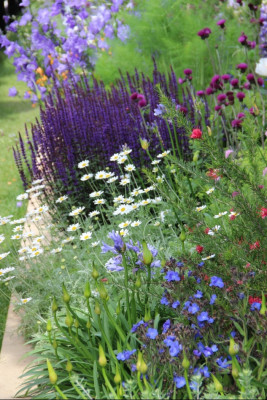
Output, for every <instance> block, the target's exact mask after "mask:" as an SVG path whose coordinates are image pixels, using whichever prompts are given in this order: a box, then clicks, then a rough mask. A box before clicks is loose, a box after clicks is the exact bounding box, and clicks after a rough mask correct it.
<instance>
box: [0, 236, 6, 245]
mask: <svg viewBox="0 0 267 400" xmlns="http://www.w3.org/2000/svg"><path fill="white" fill-rule="evenodd" d="M4 240H5V236H4V235H0V244H1V243H3V241H4Z"/></svg>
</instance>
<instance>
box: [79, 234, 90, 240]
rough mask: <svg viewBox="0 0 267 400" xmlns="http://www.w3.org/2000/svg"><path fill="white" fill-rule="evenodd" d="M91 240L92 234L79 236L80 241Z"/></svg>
mask: <svg viewBox="0 0 267 400" xmlns="http://www.w3.org/2000/svg"><path fill="white" fill-rule="evenodd" d="M91 238H92V232H84V233H82V234H81V236H80V240H88V239H91Z"/></svg>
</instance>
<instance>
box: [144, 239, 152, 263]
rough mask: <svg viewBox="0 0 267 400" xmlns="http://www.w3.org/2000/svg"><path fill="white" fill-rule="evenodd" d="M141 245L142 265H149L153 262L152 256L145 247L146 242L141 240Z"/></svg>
mask: <svg viewBox="0 0 267 400" xmlns="http://www.w3.org/2000/svg"><path fill="white" fill-rule="evenodd" d="M142 245H143V263H144V264H145V265H150V264H151V263H152V261H153V256H152V253H151V251H150V250H149V248H148V247H147V244H146V242H145V241H144V240H143V242H142Z"/></svg>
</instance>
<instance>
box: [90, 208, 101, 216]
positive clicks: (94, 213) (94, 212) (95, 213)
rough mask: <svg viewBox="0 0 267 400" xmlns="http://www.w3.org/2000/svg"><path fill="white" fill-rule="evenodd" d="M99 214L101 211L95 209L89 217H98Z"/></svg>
mask: <svg viewBox="0 0 267 400" xmlns="http://www.w3.org/2000/svg"><path fill="white" fill-rule="evenodd" d="M99 214H100V211H97V210H95V211H92V212H90V213H89V217H90V218H93V217H96V216H97V215H99Z"/></svg>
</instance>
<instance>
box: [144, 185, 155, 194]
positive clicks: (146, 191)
mask: <svg viewBox="0 0 267 400" xmlns="http://www.w3.org/2000/svg"><path fill="white" fill-rule="evenodd" d="M151 190H155V186H154V185H152V186H148V187H147V188H145V189H144V190H143V192H144V193H148V192H150V191H151Z"/></svg>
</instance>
